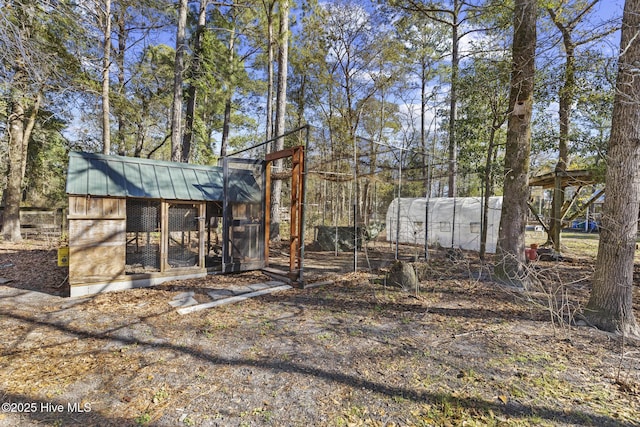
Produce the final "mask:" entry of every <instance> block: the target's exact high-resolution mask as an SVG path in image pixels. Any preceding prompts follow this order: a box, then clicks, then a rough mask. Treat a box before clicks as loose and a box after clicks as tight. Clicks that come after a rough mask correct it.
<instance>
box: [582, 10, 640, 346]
mask: <svg viewBox="0 0 640 427" xmlns="http://www.w3.org/2000/svg"><path fill="white" fill-rule="evenodd" d="M639 32H640V0H627V1H626V2H625V8H624V14H623V18H622V40H621V43H620V57H619V62H618V77H617V82H616V94H615V98H614V105H613V119H612V125H611V137H610V139H609V150H608V152H607V155H608V161H607V175H606V186H607V196H606V198H605V202H604V207H603V212H602V226H601V228H600V243H599V246H598V258H597V260H596V270H595V273H594V275H593V282H592V290H591V296H590V298H589V302H588V304H587V307H586V309H585V312H584V314H585V316H586V318H587V319H588V320H589V321H590V322H591V323H592V324H594V325H595V326H597V327H598V328H600V329H603V330H606V331H610V332H617V333H621V334H625V335H634V336H636V337H638V336H640V328H639V327H638V324H637V322H636V318H635V316H634V313H633V287H634V286H633V263H634V255H635V249H636V236H637V232H638V210H639V209H640V127H638V124H639V123H640V69H639V68H638V65H637V64H638V63H640V43H638V40H637V37H638V33H639Z"/></svg>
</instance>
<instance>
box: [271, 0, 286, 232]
mask: <svg viewBox="0 0 640 427" xmlns="http://www.w3.org/2000/svg"><path fill="white" fill-rule="evenodd" d="M279 39H280V40H279V48H278V90H277V95H276V127H275V137H276V138H277V139H276V142H275V145H274V150H275V151H278V150H282V149H283V148H284V138H281V137H280V136H281V135H283V134H284V132H285V118H286V113H287V68H288V66H289V0H281V1H280V34H279ZM274 168H275V169H276V170H279V169H280V168H282V160H276V161H275V162H274ZM281 194H282V181H281V180H279V179H275V180H273V181H272V188H271V232H270V238H271V239H272V240H277V239H279V238H280V196H281Z"/></svg>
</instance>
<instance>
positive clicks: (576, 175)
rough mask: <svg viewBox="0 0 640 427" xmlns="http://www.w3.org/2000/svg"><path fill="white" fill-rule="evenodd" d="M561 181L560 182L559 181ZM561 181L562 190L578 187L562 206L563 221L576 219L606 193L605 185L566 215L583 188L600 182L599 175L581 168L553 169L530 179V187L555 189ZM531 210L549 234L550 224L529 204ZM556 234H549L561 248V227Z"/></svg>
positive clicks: (561, 216)
mask: <svg viewBox="0 0 640 427" xmlns="http://www.w3.org/2000/svg"><path fill="white" fill-rule="evenodd" d="M558 181H559V182H558ZM557 183H559V188H560V191H563V192H564V191H565V189H566V188H567V187H576V191H575V193H574V194H573V196H572V197H571V199H570V200H565V203H564V204H563V206H561V207H560V220H559V222H560V223H561V222H562V221H563V220H566V221H571V220H573V219H575V218H576V217H577V216H578V215H580V214H581V213H582V212H584V210H585V209H587V208H588V207H589V206H591V205H592V204H593V203H594V202H596V201H597V200H598V199H599V198H600V197H602V195H603V194H604V191H605V189H604V187H603V188H602V189H600V190H598V191H597V192H596V193H595V194H594V195H593V196H591V198H590V199H589V200H588V201H587V202H586V203H584V204H583V205H582V206H580V208H579V209H578V210H577V211H576V212H575V213H574V214H573V215H571V216H570V217H566V215H567V212H568V211H569V209H570V208H571V206H573V205H574V203H575V201H576V200H577V199H578V196H579V195H580V192H581V190H582V189H583V188H584V187H586V186H590V185H594V184H599V183H600V181H599V180H598V179H597V177H595V176H594V174H593V172H592V171H590V170H585V169H580V170H569V171H553V172H548V173H545V174H542V175H538V176H535V177H532V178H530V179H529V187H542V188H543V189H546V190H548V189H555V188H556V186H557ZM529 208H530V210H531V212H533V213H534V214H535V215H536V218H537V219H538V222H540V224H541V225H542V227H544V229H545V231H546V232H547V234H549V233H550V230H549V228H550V227H549V226H548V225H547V224H545V223H544V222H543V221H542V220H541V218H540V217H539V216H538V215H537V214H536V213H535V211H534V210H533V207H532V206H531V205H529ZM555 232H556V235H555V236H549V237H551V239H552V240H553V241H554V242H556V247H557V248H559V242H560V227H557V228H556V230H555Z"/></svg>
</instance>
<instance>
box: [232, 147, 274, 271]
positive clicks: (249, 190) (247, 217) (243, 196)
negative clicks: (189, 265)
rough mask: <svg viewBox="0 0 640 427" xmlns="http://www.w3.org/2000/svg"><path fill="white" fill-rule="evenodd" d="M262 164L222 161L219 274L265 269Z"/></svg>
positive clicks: (261, 162)
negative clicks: (222, 188) (220, 262)
mask: <svg viewBox="0 0 640 427" xmlns="http://www.w3.org/2000/svg"><path fill="white" fill-rule="evenodd" d="M264 170H265V169H264V161H257V160H248V159H226V161H225V163H224V175H225V176H224V180H225V200H224V204H223V214H224V220H225V223H224V230H223V260H224V262H223V267H222V269H223V271H224V272H232V271H247V270H256V269H260V268H263V267H264V266H265V248H264V239H265V232H264V230H265V229H264V218H265V215H264V212H265V204H264Z"/></svg>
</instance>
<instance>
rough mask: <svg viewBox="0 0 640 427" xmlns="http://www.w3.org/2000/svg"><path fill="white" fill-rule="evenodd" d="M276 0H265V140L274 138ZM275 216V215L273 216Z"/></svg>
mask: <svg viewBox="0 0 640 427" xmlns="http://www.w3.org/2000/svg"><path fill="white" fill-rule="evenodd" d="M275 4H276V2H275V0H274V1H273V2H270V1H266V2H265V1H263V5H264V10H265V13H266V15H267V105H266V110H267V111H266V115H267V117H266V126H265V140H266V141H270V140H271V138H273V81H274V77H273V75H274V70H273V62H274V53H273V46H274V45H275V40H274V36H273V8H274V6H275ZM271 218H273V216H272V217H271Z"/></svg>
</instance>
